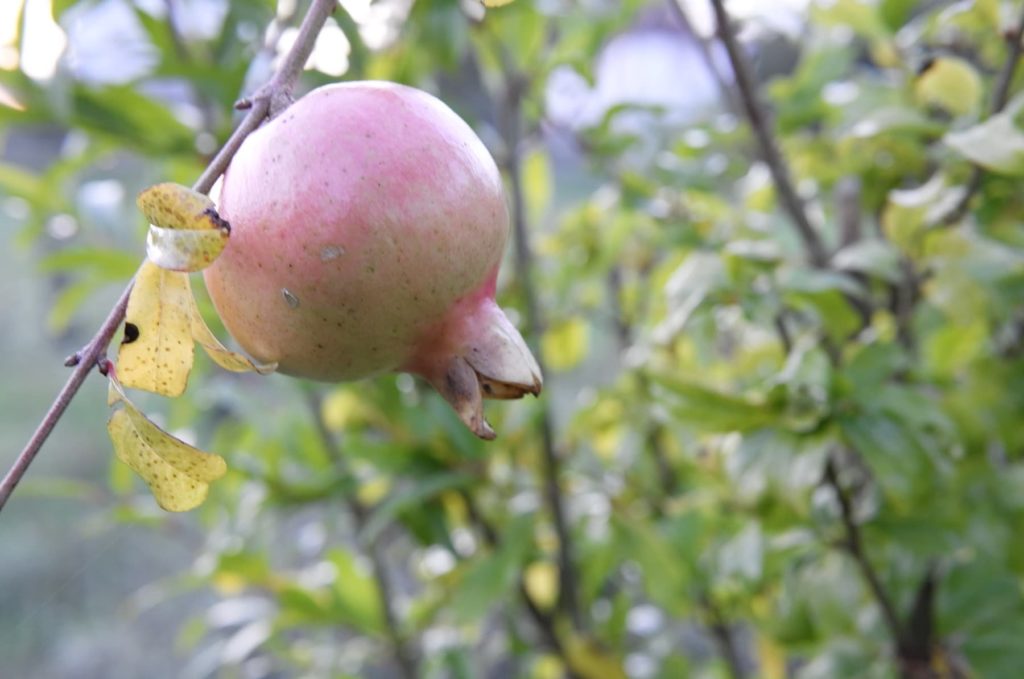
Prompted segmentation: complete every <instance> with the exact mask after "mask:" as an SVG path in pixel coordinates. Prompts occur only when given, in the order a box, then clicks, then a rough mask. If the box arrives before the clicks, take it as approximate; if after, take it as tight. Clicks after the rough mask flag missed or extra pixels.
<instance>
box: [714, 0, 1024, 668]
mask: <svg viewBox="0 0 1024 679" xmlns="http://www.w3.org/2000/svg"><path fill="white" fill-rule="evenodd" d="M711 5H712V8H713V9H714V13H715V18H716V22H717V24H718V34H719V38H720V39H721V41H722V44H723V46H724V47H725V50H726V52H727V53H728V55H729V61H730V63H731V64H732V67H733V72H734V74H735V78H736V86H737V89H738V93H739V96H740V99H741V101H742V103H743V108H744V110H745V112H746V114H747V118H748V119H749V121H750V125H751V127H752V128H753V130H754V134H755V136H756V137H757V140H758V144H759V146H760V147H761V153H762V155H763V157H764V160H765V162H766V163H767V164H768V167H769V169H770V170H771V174H772V180H773V181H774V183H775V187H776V191H777V193H778V194H779V197H780V199H781V202H782V205H783V207H784V209H785V210H786V211H787V212H788V213H789V216H790V218H791V219H792V220H793V224H794V225H795V227H796V229H797V232H798V234H799V235H800V238H801V240H802V241H803V245H804V249H805V250H806V253H807V257H808V259H809V260H810V262H811V264H812V265H814V266H816V267H818V268H825V267H827V266H828V260H829V256H828V253H827V252H826V250H825V247H824V244H823V243H822V241H821V239H820V237H819V236H818V233H817V232H816V231H815V230H814V229H813V228H812V226H811V224H810V220H809V219H808V217H807V212H806V209H805V206H804V204H803V202H802V201H801V200H800V197H799V195H798V194H797V193H796V191H795V190H794V188H793V184H792V180H791V178H790V176H789V172H788V169H787V167H786V164H785V161H784V159H783V157H782V154H781V153H780V151H779V147H778V144H777V143H776V141H775V138H774V135H773V131H772V129H771V127H770V126H769V123H768V115H767V113H766V112H765V109H764V106H763V104H762V103H761V102H760V100H759V98H758V95H757V90H756V88H755V85H754V82H753V80H752V78H751V76H750V70H749V68H748V67H747V63H746V60H745V59H744V56H743V54H742V53H741V51H740V47H739V45H738V44H737V42H736V36H735V34H734V33H733V30H732V26H731V23H730V21H729V16H728V14H727V13H726V11H725V7H724V5H723V0H711ZM1022 26H1024V24H1022ZM1019 33H1020V32H1019V31H1018V35H1017V38H1016V43H1015V45H1014V49H1013V55H1012V58H1011V62H1014V63H1015V62H1016V60H1017V58H1018V57H1019V55H1020V49H1021V46H1020V40H1019V39H1020V34H1019ZM1011 79H1012V66H1008V68H1007V69H1004V73H1003V77H1002V78H1001V80H1000V85H999V87H998V88H997V94H996V101H995V105H998V106H1000V107H1001V106H1002V105H1005V99H1006V95H1007V92H1008V87H1009V84H1008V83H1009V81H1010V80H1011ZM840 199H844V197H843V196H840ZM846 202H850V200H849V197H847V198H846ZM851 207H852V206H847V208H846V209H850V208H851ZM842 211H843V210H842V209H841V212H842ZM842 218H843V219H844V222H846V221H849V224H848V225H847V224H844V234H843V235H844V241H845V240H847V239H849V238H852V237H853V236H854V235H855V229H854V222H853V221H851V215H849V214H844V215H842ZM857 230H859V227H857ZM909 275H911V276H912V275H913V271H912V269H911V270H910V271H909ZM910 280H912V281H915V285H916V278H911V279H910ZM846 299H847V301H848V302H849V303H850V304H851V305H852V306H853V307H854V308H855V309H857V310H858V311H859V312H860V313H861V317H862V319H863V320H864V321H865V323H867V322H868V321H869V320H870V317H871V307H870V304H868V303H867V302H866V301H864V300H860V299H857V298H854V297H852V296H849V295H847V296H846ZM913 299H914V298H913V297H911V298H909V300H910V301H911V302H912V301H913ZM776 329H777V330H778V332H779V335H780V338H781V341H782V343H783V345H784V346H789V345H791V338H790V337H789V333H788V331H787V329H786V325H785V321H784V320H783V319H782V318H781V317H779V318H778V319H777V321H776ZM824 346H825V349H826V350H827V351H828V353H829V356H830V359H831V360H832V362H833V363H834V364H837V365H838V362H839V360H840V356H841V355H840V353H839V351H838V347H835V346H833V345H832V343H831V342H828V341H826V342H825V344H824ZM824 482H825V483H826V484H827V485H829V486H830V487H831V488H832V490H833V491H834V492H835V495H836V500H837V502H838V504H839V510H840V516H841V519H842V524H843V529H844V533H845V539H844V544H843V547H844V549H845V550H846V552H847V553H848V554H849V555H850V557H851V558H852V559H853V560H854V562H855V563H856V564H857V567H858V569H859V570H860V573H861V576H862V577H863V579H864V581H865V583H866V584H867V586H868V589H869V590H870V592H871V595H872V597H873V598H874V600H875V601H876V602H877V604H878V606H879V608H880V609H881V612H882V618H883V620H884V621H885V625H886V628H887V629H888V631H889V634H890V637H891V638H892V640H893V643H894V645H895V651H896V661H897V665H898V667H899V671H900V673H901V676H903V677H905V678H907V679H911V678H912V677H913V676H914V675H913V673H912V671H911V668H912V667H913V666H915V664H916V663H917V661H918V657H917V656H918V655H919V649H918V646H919V645H920V643H921V642H922V638H920V637H916V638H910V637H909V636H908V634H907V632H906V630H905V628H904V626H903V625H902V623H901V621H900V617H899V614H898V612H897V609H896V606H895V604H894V603H893V599H892V597H891V596H890V594H889V592H888V591H887V590H886V589H885V587H884V585H883V583H882V580H881V578H880V577H879V575H878V572H877V571H876V570H875V568H874V565H873V564H872V563H871V561H870V559H869V558H868V555H867V551H866V549H865V547H864V540H863V536H862V533H861V529H860V525H859V524H858V523H857V520H856V516H855V514H854V509H853V504H852V502H851V500H850V497H849V495H847V492H846V490H845V489H844V488H843V486H842V484H841V482H840V479H839V468H838V463H837V460H836V458H835V456H830V457H829V459H828V461H827V463H826V465H825V478H824ZM933 594H934V587H930V588H925V595H926V596H927V597H932V596H933ZM922 615H929V616H931V615H932V608H931V606H930V602H929V605H923V604H922V605H918V606H915V612H914V614H913V615H912V617H914V620H915V625H917V628H918V629H922V628H927V629H928V630H930V629H931V627H930V626H931V625H932V624H933V622H932V621H930V620H929V621H922V620H920V619H919V618H920V616H922ZM924 640H925V641H926V642H927V643H928V644H932V643H933V641H932V639H931V636H930V631H929V634H928V635H927V636H926V637H925V639H924ZM931 650H932V648H931V646H929V649H928V653H930V652H931Z"/></svg>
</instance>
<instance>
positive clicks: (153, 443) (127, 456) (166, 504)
mask: <svg viewBox="0 0 1024 679" xmlns="http://www.w3.org/2000/svg"><path fill="white" fill-rule="evenodd" d="M110 397H111V400H112V403H118V402H120V403H121V404H123V406H122V408H121V409H120V410H117V411H115V412H114V413H113V414H112V415H111V416H110V420H109V421H108V423H107V431H108V432H109V433H110V440H111V441H112V442H113V444H114V452H115V453H116V454H117V458H118V459H119V460H121V461H122V462H124V463H125V464H127V465H128V466H129V467H131V468H132V470H134V471H135V473H136V474H138V475H139V476H141V477H142V480H143V481H145V482H146V484H147V485H148V486H149V488H150V490H151V491H152V493H153V497H154V498H155V499H156V501H157V504H159V505H160V506H161V507H162V508H164V509H166V510H167V511H169V512H184V511H188V510H189V509H193V508H195V507H198V506H199V505H201V504H202V503H203V501H204V500H205V499H206V494H207V492H208V491H209V487H210V486H209V484H210V483H211V482H212V481H216V480H217V479H219V478H220V477H221V476H223V475H224V473H225V472H226V471H227V463H226V462H225V461H224V458H222V457H221V456H219V455H213V454H210V453H205V452H203V451H202V450H199V449H198V448H194V447H192V446H190V445H188V444H187V443H185V442H183V441H180V440H178V439H177V438H175V437H174V436H171V435H170V434H168V433H167V432H165V431H164V430H163V429H161V428H160V427H158V426H156V425H155V424H153V423H152V422H151V421H150V420H149V419H148V418H147V417H146V416H145V415H143V414H142V412H140V411H139V409H138V408H136V407H135V405H134V404H133V403H132V402H131V401H129V400H128V397H127V396H125V393H124V391H123V389H122V388H121V386H120V385H119V384H118V383H117V381H116V378H114V377H113V376H111V379H110Z"/></svg>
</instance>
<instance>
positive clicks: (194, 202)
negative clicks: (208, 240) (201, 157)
mask: <svg viewBox="0 0 1024 679" xmlns="http://www.w3.org/2000/svg"><path fill="white" fill-rule="evenodd" d="M135 204H136V205H137V206H138V208H139V210H141V211H142V214H144V215H145V216H146V219H148V220H149V222H150V223H151V224H154V225H155V226H160V227H163V228H165V229H190V230H193V231H202V230H204V229H218V228H222V227H223V223H220V224H218V222H221V220H220V217H218V216H217V210H216V208H215V206H214V204H213V201H212V200H210V197H209V196H207V195H204V194H202V193H199V192H198V191H193V190H192V189H190V188H188V187H187V186H182V185H181V184H174V183H171V182H164V183H163V184H154V185H153V186H150V187H149V188H148V189H143V190H142V191H141V192H140V193H139V195H138V197H136V199H135Z"/></svg>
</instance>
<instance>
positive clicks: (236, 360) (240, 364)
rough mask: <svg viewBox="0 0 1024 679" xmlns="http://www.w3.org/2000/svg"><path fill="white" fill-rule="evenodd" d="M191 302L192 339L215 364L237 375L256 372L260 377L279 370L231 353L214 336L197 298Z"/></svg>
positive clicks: (274, 366)
mask: <svg viewBox="0 0 1024 679" xmlns="http://www.w3.org/2000/svg"><path fill="white" fill-rule="evenodd" d="M191 301H192V310H191V316H192V339H194V340H195V341H196V343H197V344H198V345H199V346H201V347H202V348H203V351H205V352H206V354H207V355H208V356H209V357H210V359H211V360H212V361H213V362H214V363H216V364H217V365H219V366H220V367H222V368H224V369H225V370H230V371H231V372H236V373H244V372H250V371H255V372H258V373H259V374H260V375H269V374H270V373H272V372H274V371H275V370H277V363H255V362H254V361H253V360H252V359H250V358H249V357H248V356H244V355H242V354H240V353H238V352H235V351H231V350H230V349H228V348H227V347H225V346H224V345H223V344H221V342H220V340H218V339H217V337H216V336H215V335H214V334H213V331H212V330H210V326H208V325H206V321H204V320H203V316H202V314H200V313H199V307H198V306H197V305H196V302H195V298H192V300H191Z"/></svg>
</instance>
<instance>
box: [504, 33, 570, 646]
mask: <svg viewBox="0 0 1024 679" xmlns="http://www.w3.org/2000/svg"><path fill="white" fill-rule="evenodd" d="M498 47H499V49H501V46H500V45H499V46H498ZM503 56H504V57H505V58H503V59H502V62H503V65H504V70H505V92H504V93H503V94H504V97H503V101H502V102H501V104H500V105H501V106H502V110H503V113H504V116H505V119H504V123H505V124H504V125H503V126H502V127H503V132H504V141H505V146H506V152H505V159H504V160H505V163H504V164H505V169H506V171H507V173H508V178H509V184H510V187H511V191H512V224H513V234H514V237H513V240H514V241H515V270H516V280H517V282H518V283H519V285H520V286H521V288H522V291H523V298H524V302H525V305H526V329H527V332H526V334H527V337H529V338H531V339H532V340H533V343H534V345H535V346H536V343H537V342H538V341H539V339H540V337H541V335H542V333H543V321H542V318H541V311H540V304H539V302H538V299H537V292H536V289H535V288H534V261H533V251H532V249H531V248H530V241H529V230H528V229H527V226H526V206H525V200H524V197H523V176H522V174H523V173H522V149H521V146H522V125H523V120H522V117H523V116H522V113H523V111H522V108H523V96H524V94H525V91H526V87H527V83H526V80H525V78H524V77H523V76H522V75H521V74H519V73H517V72H516V71H515V69H514V67H512V66H511V60H510V59H508V58H507V55H503ZM534 355H535V356H536V357H537V362H538V364H539V365H540V368H541V372H542V373H544V374H546V371H545V369H544V363H543V360H544V359H543V357H542V356H541V354H540V352H539V351H535V352H534ZM540 434H541V443H542V453H543V459H544V468H543V475H544V496H545V498H546V500H547V504H548V508H549V510H550V511H551V518H552V522H553V523H554V527H555V534H556V535H557V536H558V578H559V596H558V603H559V606H560V607H561V608H562V610H563V611H565V613H566V614H567V615H568V616H569V619H570V620H571V621H572V624H573V626H574V627H575V628H576V629H583V628H584V621H583V614H582V612H581V610H580V603H579V595H578V589H579V587H578V584H577V576H576V564H575V559H574V558H573V541H572V535H571V532H570V527H569V522H568V520H567V518H566V512H565V503H564V502H563V498H562V489H561V486H560V485H559V483H560V479H561V476H562V471H561V469H562V465H561V460H560V458H559V453H558V450H557V446H556V444H555V435H554V430H553V426H552V422H551V410H550V409H549V408H548V406H547V404H546V402H543V401H542V402H541V405H540Z"/></svg>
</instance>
